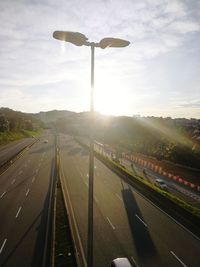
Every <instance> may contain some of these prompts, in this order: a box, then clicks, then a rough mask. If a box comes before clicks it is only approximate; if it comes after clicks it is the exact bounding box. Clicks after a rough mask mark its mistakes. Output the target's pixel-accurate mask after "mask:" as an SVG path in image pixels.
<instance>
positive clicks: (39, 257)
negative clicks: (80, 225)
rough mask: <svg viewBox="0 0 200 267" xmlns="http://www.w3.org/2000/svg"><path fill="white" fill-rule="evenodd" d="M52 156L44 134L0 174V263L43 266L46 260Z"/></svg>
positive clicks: (51, 145)
mask: <svg viewBox="0 0 200 267" xmlns="http://www.w3.org/2000/svg"><path fill="white" fill-rule="evenodd" d="M45 139H48V140H49V142H48V143H44V140H45ZM54 157H55V143H54V137H53V135H50V134H48V136H43V137H42V138H41V141H38V142H37V143H35V144H34V145H33V146H32V147H31V148H30V149H29V150H28V151H26V153H24V155H23V156H22V157H20V158H19V159H18V160H17V161H16V162H15V163H14V164H13V165H11V167H9V168H8V169H7V170H6V171H5V172H4V173H3V174H2V175H1V176H0V218H1V220H0V266H6V267H13V266H20V267H29V266H30V267H37V266H41V267H44V266H45V264H46V262H48V261H49V255H48V253H49V251H48V250H49V248H48V229H49V219H50V217H49V214H50V213H49V211H50V201H49V200H50V196H51V192H52V181H53V178H54V169H53V168H54V162H55V158H54Z"/></svg>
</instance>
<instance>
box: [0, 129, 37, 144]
mask: <svg viewBox="0 0 200 267" xmlns="http://www.w3.org/2000/svg"><path fill="white" fill-rule="evenodd" d="M41 133H42V129H38V130H36V131H27V130H23V131H20V132H6V133H0V145H6V144H8V143H10V142H13V141H16V140H20V139H23V138H26V137H32V136H38V135H40V134H41Z"/></svg>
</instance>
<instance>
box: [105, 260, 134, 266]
mask: <svg viewBox="0 0 200 267" xmlns="http://www.w3.org/2000/svg"><path fill="white" fill-rule="evenodd" d="M110 267H132V265H131V264H130V261H129V260H128V259H127V258H117V259H114V260H113V261H112V263H111V265H110Z"/></svg>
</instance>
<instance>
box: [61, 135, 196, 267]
mask: <svg viewBox="0 0 200 267" xmlns="http://www.w3.org/2000/svg"><path fill="white" fill-rule="evenodd" d="M59 147H60V157H61V168H62V173H63V179H64V180H65V183H66V184H67V186H68V191H69V195H70V199H71V203H72V207H73V211H74V217H75V220H76V224H77V227H78V232H79V235H80V239H81V243H82V246H83V250H84V252H85V255H87V253H86V249H87V201H88V159H89V157H88V151H87V150H85V149H84V148H82V147H81V146H80V145H78V144H77V143H76V142H75V141H74V140H73V138H72V137H69V136H66V135H60V138H59ZM199 255H200V240H199V239H198V238H197V237H195V236H194V235H193V234H192V233H190V232H189V231H188V230H187V229H185V228H183V227H182V226H181V225H179V224H178V223H177V222H176V221H174V220H173V219H172V218H171V217H169V216H168V215H167V214H165V213H164V212H163V211H162V210H160V209H159V208H158V207H156V206H155V205H153V204H152V203H151V202H149V201H148V200H147V199H145V198H144V197H143V196H141V195H140V194H139V193H138V192H137V191H136V190H135V189H134V188H133V187H132V186H130V185H129V184H127V183H126V182H124V181H123V180H122V179H121V178H120V177H118V176H117V175H116V174H114V173H113V172H112V171H111V170H110V169H108V168H107V167H106V166H105V165H103V164H102V163H101V162H100V161H98V160H96V159H95V179H94V267H103V266H109V264H110V262H111V261H112V260H113V259H114V258H117V257H128V258H129V259H130V261H131V263H132V265H133V266H136V267H151V266H152V267H156V266H159V267H160V266H162V267H169V266H170V267H171V266H173V267H176V266H177V267H181V266H184V267H186V266H187V267H199V266H200V256H199Z"/></svg>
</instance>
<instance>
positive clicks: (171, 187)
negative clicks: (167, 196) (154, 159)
mask: <svg viewBox="0 0 200 267" xmlns="http://www.w3.org/2000/svg"><path fill="white" fill-rule="evenodd" d="M120 162H121V164H122V165H123V166H125V167H126V169H127V170H129V171H131V172H132V173H133V174H137V175H139V176H142V177H145V178H146V179H147V180H148V181H149V182H151V183H154V182H155V179H162V180H163V181H165V183H166V185H167V187H168V191H169V192H170V193H172V194H173V195H175V196H177V197H178V198H180V199H182V200H184V201H185V202H187V203H189V204H191V205H192V206H194V207H197V208H200V194H198V193H194V192H193V191H192V190H189V189H187V188H185V187H184V186H182V185H181V184H178V183H175V182H174V181H172V180H171V179H169V178H167V177H165V176H162V175H159V174H156V173H155V172H153V171H151V170H148V169H146V170H145V171H146V175H144V173H143V169H144V167H142V166H140V165H138V164H135V163H133V167H131V163H132V162H131V161H129V160H127V159H120Z"/></svg>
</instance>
